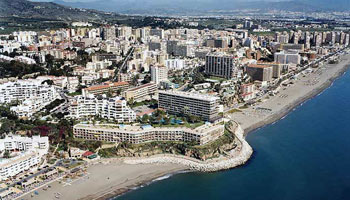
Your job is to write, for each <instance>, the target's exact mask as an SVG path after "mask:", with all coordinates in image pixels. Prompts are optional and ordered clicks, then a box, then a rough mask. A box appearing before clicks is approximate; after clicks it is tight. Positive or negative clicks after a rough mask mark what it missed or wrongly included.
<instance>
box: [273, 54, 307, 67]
mask: <svg viewBox="0 0 350 200" xmlns="http://www.w3.org/2000/svg"><path fill="white" fill-rule="evenodd" d="M300 61H301V57H300V55H299V54H298V53H297V52H285V51H281V52H278V53H275V62H278V63H281V64H295V65H298V64H300Z"/></svg>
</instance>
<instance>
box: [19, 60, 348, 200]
mask: <svg viewBox="0 0 350 200" xmlns="http://www.w3.org/2000/svg"><path fill="white" fill-rule="evenodd" d="M340 58H341V62H339V64H335V65H329V64H325V67H324V68H325V69H324V70H323V71H322V70H321V69H317V70H315V71H316V72H313V73H311V74H307V75H306V77H305V78H300V79H299V78H298V80H296V84H294V85H292V86H290V87H287V88H286V89H285V90H284V91H281V94H283V93H286V94H288V95H289V96H288V98H282V97H279V96H275V97H271V99H269V100H268V101H265V102H261V103H259V105H257V106H254V107H264V108H269V109H271V110H272V111H271V112H270V113H257V112H256V110H255V108H253V107H250V108H247V109H244V110H242V112H241V113H233V114H230V117H231V120H233V121H234V122H236V123H237V124H238V126H237V129H241V130H239V131H238V134H237V136H238V139H239V140H240V141H241V142H242V146H243V147H246V148H247V149H246V150H244V151H246V154H237V152H236V154H232V155H231V156H232V158H233V156H238V155H243V157H242V158H241V160H240V162H236V163H235V166H233V165H218V164H217V163H219V162H217V160H215V159H213V160H214V161H213V163H214V164H212V165H211V166H209V169H208V168H203V166H204V165H207V164H210V163H200V162H198V161H196V163H194V162H195V161H194V160H192V159H191V158H186V157H181V156H176V155H156V156H153V157H152V156H151V157H149V158H122V159H121V158H113V159H102V160H100V161H98V162H96V163H95V164H91V165H90V166H89V168H88V172H89V173H90V174H89V176H91V177H90V179H93V177H95V178H96V181H95V182H92V183H93V184H94V187H92V188H91V185H90V184H91V183H90V184H89V183H88V181H86V180H85V181H86V182H85V183H84V181H82V183H79V184H78V185H71V186H69V187H66V186H67V185H66V186H63V185H62V184H59V183H58V182H57V183H55V184H54V185H53V187H52V189H51V190H50V191H41V190H40V193H45V194H43V195H42V194H40V195H39V196H38V197H40V198H35V199H39V200H41V199H51V198H50V197H51V196H52V194H49V193H53V192H57V191H59V192H61V193H63V192H64V193H69V191H78V190H79V191H84V189H81V188H85V190H86V189H87V191H89V192H84V193H85V194H74V195H72V196H69V199H80V200H87V199H96V200H97V199H98V200H102V199H111V198H117V197H119V196H121V195H124V194H125V193H128V192H132V191H133V190H136V189H138V188H140V187H144V186H147V185H149V184H152V183H154V182H156V181H160V180H163V179H166V178H168V177H171V176H173V175H176V174H179V173H188V172H192V171H203V172H213V171H219V170H226V169H230V168H234V167H238V166H241V165H243V164H245V163H246V162H247V161H248V160H249V159H250V157H251V156H252V155H253V149H251V153H249V152H250V151H249V150H248V149H249V148H248V147H250V146H249V144H248V143H247V142H246V140H245V139H246V136H247V135H248V134H249V133H251V132H253V131H255V130H257V129H260V128H262V127H264V126H266V125H270V124H273V123H275V122H276V121H278V120H281V119H283V118H284V117H285V116H287V115H288V114H289V113H291V112H292V111H293V110H294V109H295V108H297V107H299V106H300V105H302V104H303V103H304V102H306V101H308V100H310V99H312V98H314V97H316V96H317V95H319V94H321V93H322V92H323V91H325V90H326V89H327V88H329V87H330V86H331V85H332V84H333V82H334V81H335V80H336V79H338V78H340V77H341V76H343V75H344V73H346V71H347V70H348V69H349V68H350V55H343V56H341V57H340ZM314 77H316V78H320V79H319V82H318V83H316V84H314V85H306V83H308V81H310V80H314V79H313V78H314ZM299 89H303V90H299ZM248 119H249V120H248ZM250 148H251V147H250ZM240 152H242V151H238V153H240ZM232 153H234V152H232ZM243 158H244V159H243ZM221 159H222V158H221ZM184 161H185V162H186V163H184ZM221 161H222V160H221ZM224 161H225V160H224ZM226 161H227V160H226ZM215 163H216V164H215ZM232 163H234V162H232V160H231V164H232ZM218 166H219V167H220V169H218V168H217V167H218ZM206 167H208V165H207V166H206ZM214 169H215V170H214ZM122 170H126V171H123V174H119V173H118V172H121V171H122ZM94 172H95V173H94ZM108 172H111V173H116V174H115V175H114V174H112V175H110V177H111V179H116V180H115V182H113V183H110V184H108V183H105V182H106V180H105V179H103V175H104V173H108ZM94 180H95V179H94ZM77 182H81V181H79V180H78V181H77ZM62 191H63V192H62ZM46 193H47V194H46ZM25 197H27V198H23V197H21V199H22V198H23V199H28V200H29V199H31V198H30V196H29V195H26V196H25ZM61 199H66V198H61Z"/></svg>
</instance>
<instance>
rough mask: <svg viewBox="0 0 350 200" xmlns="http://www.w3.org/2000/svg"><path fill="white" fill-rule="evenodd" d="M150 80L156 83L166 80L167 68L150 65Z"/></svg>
mask: <svg viewBox="0 0 350 200" xmlns="http://www.w3.org/2000/svg"><path fill="white" fill-rule="evenodd" d="M151 80H152V81H153V82H154V83H155V84H157V85H159V84H160V82H161V81H166V80H168V69H167V68H166V67H165V66H152V67H151Z"/></svg>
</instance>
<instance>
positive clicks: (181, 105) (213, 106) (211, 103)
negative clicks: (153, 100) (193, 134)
mask: <svg viewBox="0 0 350 200" xmlns="http://www.w3.org/2000/svg"><path fill="white" fill-rule="evenodd" d="M158 106H159V108H163V109H165V110H166V111H167V112H168V113H170V114H184V115H186V114H190V115H195V116H198V117H200V118H202V119H203V120H206V121H215V120H217V119H218V118H219V116H218V112H219V98H218V97H214V96H209V95H202V94H194V93H188V92H178V91H177V92H175V91H159V100H158Z"/></svg>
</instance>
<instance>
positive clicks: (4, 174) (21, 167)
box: [0, 151, 41, 180]
mask: <svg viewBox="0 0 350 200" xmlns="http://www.w3.org/2000/svg"><path fill="white" fill-rule="evenodd" d="M40 159H41V157H40V155H39V153H38V152H35V151H29V152H25V153H22V154H20V155H18V156H16V157H14V158H10V159H6V160H2V161H0V180H6V179H7V178H9V177H12V176H16V175H17V174H19V173H21V172H24V171H27V170H30V169H31V168H32V167H34V166H37V165H38V164H39V163H40Z"/></svg>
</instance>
